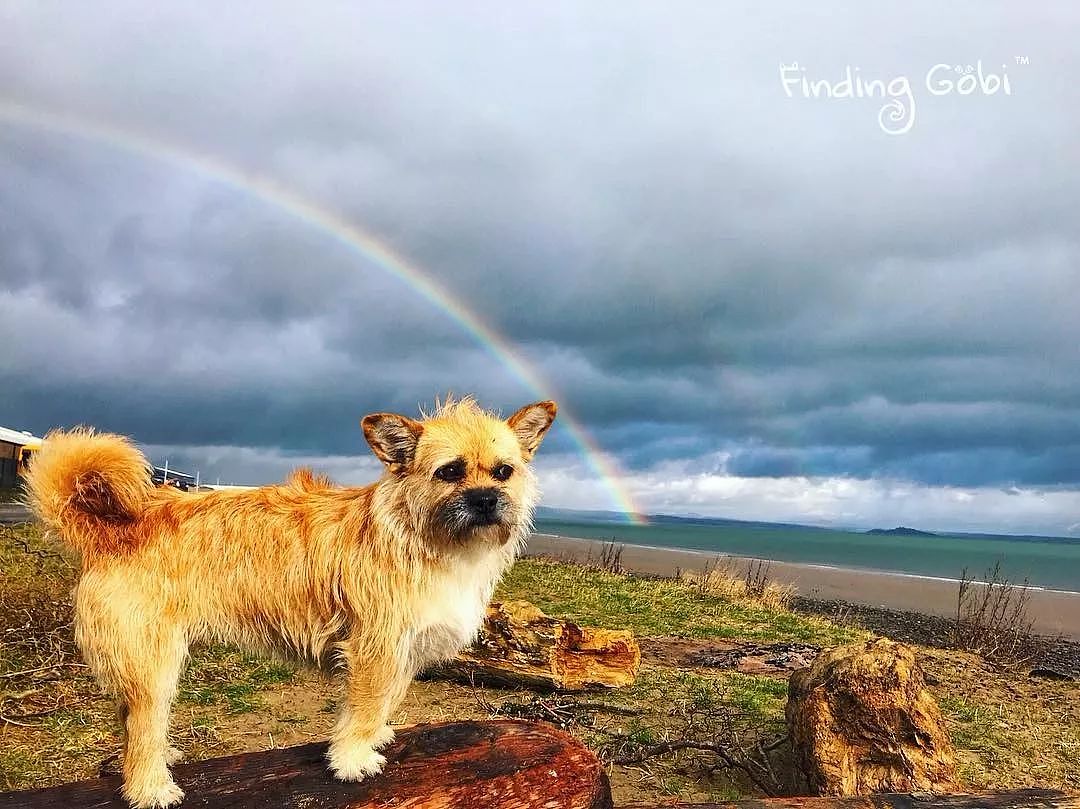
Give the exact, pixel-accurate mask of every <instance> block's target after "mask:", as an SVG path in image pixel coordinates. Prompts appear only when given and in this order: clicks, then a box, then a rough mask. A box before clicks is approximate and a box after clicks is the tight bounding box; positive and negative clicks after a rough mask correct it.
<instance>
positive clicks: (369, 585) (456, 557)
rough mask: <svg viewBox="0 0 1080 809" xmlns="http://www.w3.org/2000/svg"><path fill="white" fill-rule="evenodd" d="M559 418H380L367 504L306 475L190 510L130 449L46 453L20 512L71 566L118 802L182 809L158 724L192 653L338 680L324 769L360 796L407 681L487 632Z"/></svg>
mask: <svg viewBox="0 0 1080 809" xmlns="http://www.w3.org/2000/svg"><path fill="white" fill-rule="evenodd" d="M554 418H555V403H554V402H539V403H536V404H531V405H528V406H526V407H523V408H522V409H521V410H519V411H517V412H516V413H514V415H513V416H511V417H510V418H509V419H507V420H505V421H503V420H501V419H500V418H498V417H496V416H495V415H493V414H491V413H487V412H485V411H483V410H481V409H480V408H479V407H478V406H477V405H476V404H475V402H474V401H473V400H472V399H464V400H462V401H457V402H450V403H448V404H446V405H443V406H441V407H440V408H439V409H438V411H437V412H436V413H434V414H433V415H432V416H430V417H428V418H425V419H424V420H422V421H413V420H412V419H409V418H406V417H405V416H399V415H395V414H390V413H376V414H374V415H370V416H367V417H366V418H364V420H363V422H362V424H363V428H364V435H365V436H366V437H367V440H368V443H369V444H370V445H371V448H372V449H373V450H374V452H375V454H376V455H377V456H378V457H379V459H380V460H382V461H383V463H384V464H385V465H386V469H385V472H384V474H383V476H382V477H381V478H380V479H379V480H378V481H377V482H376V483H374V484H372V485H370V486H365V487H363V488H336V487H332V486H331V485H330V483H329V481H327V480H325V479H321V478H316V477H314V476H312V474H311V472H310V471H307V470H301V471H300V472H297V473H295V474H294V475H293V476H292V478H291V479H290V480H289V481H288V482H287V483H285V484H284V485H281V486H268V487H265V488H261V489H254V490H248V491H220V492H211V493H206V494H185V493H183V492H179V491H176V490H174V489H170V488H163V489H155V488H153V487H152V486H151V483H150V477H149V474H148V471H147V462H146V459H145V458H144V457H143V456H142V454H141V453H139V451H138V450H136V449H135V448H134V447H133V446H132V444H131V443H130V442H129V441H128V440H127V439H125V438H122V437H120V436H117V435H110V434H99V433H95V432H94V431H92V430H89V429H76V430H72V431H70V432H54V433H51V434H50V435H49V436H48V437H47V440H46V441H45V445H44V447H43V448H42V449H41V451H40V452H39V454H38V457H37V458H36V459H35V461H34V463H33V466H32V467H31V469H30V472H29V476H28V488H29V491H30V496H31V503H32V505H33V506H34V508H35V510H36V511H37V513H38V514H39V515H40V517H41V518H42V520H44V521H45V522H46V523H47V524H48V525H49V526H50V527H51V528H52V529H54V530H55V531H56V532H58V533H59V535H60V536H61V537H62V538H63V539H64V540H65V541H66V542H67V543H68V544H70V545H71V546H72V547H74V548H75V549H77V550H78V551H79V552H80V553H81V555H82V575H81V577H80V579H79V583H78V586H77V588H76V592H75V610H76V628H75V637H76V642H77V643H78V645H79V648H80V649H81V650H82V653H83V656H84V657H85V659H86V662H87V663H88V664H89V665H90V666H91V668H92V669H93V671H94V673H95V675H96V676H97V678H98V679H99V681H100V682H101V684H102V685H103V686H104V687H106V688H107V689H108V690H110V691H111V692H113V693H115V694H116V696H117V697H118V698H119V701H120V716H121V719H122V721H123V723H124V730H125V734H124V761H123V766H124V796H125V797H126V798H127V800H128V801H129V802H130V803H131V804H132V805H133V806H135V807H140V809H142V808H143V807H163V806H169V805H171V804H174V803H177V802H178V801H180V800H181V799H182V798H183V792H182V791H181V790H180V788H179V787H178V786H177V785H176V784H175V783H174V782H173V780H172V777H171V776H170V774H169V770H168V764H170V763H173V762H174V761H176V760H177V759H178V758H179V754H178V752H177V751H176V750H174V749H173V748H170V747H169V744H168V725H169V709H170V705H171V703H172V700H173V697H174V695H175V693H176V684H177V679H178V678H179V676H180V672H181V669H182V668H183V665H184V662H185V660H186V658H187V654H188V647H189V646H191V644H193V643H197V642H199V641H206V640H217V641H224V642H227V643H235V644H238V645H240V646H242V647H244V648H248V649H256V650H265V651H270V652H273V653H277V654H286V655H288V656H290V657H295V658H300V659H304V660H308V661H313V662H315V663H318V664H323V665H326V664H331V665H332V664H335V663H336V664H339V665H342V666H343V667H344V668H345V670H346V690H345V698H344V701H343V705H342V707H341V712H340V715H339V717H338V720H337V724H336V726H335V727H334V731H333V736H332V737H331V742H330V750H329V754H328V758H329V763H330V768H331V769H332V770H333V772H334V773H335V774H336V775H337V776H338V777H339V778H341V779H343V780H348V781H354V780H360V779H362V778H364V777H365V776H367V775H371V774H374V773H377V772H379V770H380V769H381V767H382V765H383V764H384V763H385V759H384V758H383V757H382V756H381V755H379V753H378V752H376V751H377V749H378V748H380V747H382V746H383V745H385V744H386V743H387V742H389V741H390V740H391V739H392V738H393V731H392V730H391V729H390V727H389V725H388V724H387V722H388V720H389V717H390V715H391V712H392V711H393V710H394V708H395V707H396V706H397V704H398V703H399V702H400V700H401V698H402V697H403V696H404V694H405V690H406V689H407V688H408V685H409V682H410V681H411V680H412V678H413V676H414V675H415V674H416V672H417V671H418V670H419V669H420V668H421V667H423V666H425V665H427V664H428V663H431V662H434V661H437V660H440V659H445V658H448V657H451V656H453V655H454V654H456V653H457V652H458V651H459V650H460V649H461V648H462V647H463V646H465V645H466V644H468V643H469V641H470V640H471V639H472V638H473V636H474V634H475V633H476V631H477V629H478V628H479V626H480V623H481V620H482V618H483V615H484V610H485V606H486V605H487V602H488V599H489V598H490V596H491V593H492V590H493V589H494V587H495V584H496V582H497V581H498V579H499V577H500V575H501V574H502V573H503V571H504V570H505V569H506V567H507V566H508V565H509V564H510V563H511V562H512V561H513V559H514V557H515V555H516V553H517V552H518V551H519V550H520V548H521V547H522V545H523V544H524V541H525V538H526V535H527V532H528V530H529V527H530V525H531V519H532V511H533V506H534V504H535V502H536V497H537V490H536V482H535V478H534V475H533V473H532V471H531V470H530V468H529V466H528V463H529V461H530V460H531V459H532V456H533V453H534V452H535V451H536V448H537V447H538V446H539V444H540V441H541V439H542V438H543V436H544V433H545V432H546V431H547V429H548V427H549V426H550V425H551V422H552V419H554Z"/></svg>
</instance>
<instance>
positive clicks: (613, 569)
mask: <svg viewBox="0 0 1080 809" xmlns="http://www.w3.org/2000/svg"><path fill="white" fill-rule="evenodd" d="M624 547H625V545H622V544H616V542H615V537H612V538H611V542H605V543H604V544H603V545H601V546H600V552H599V553H598V554H594V553H593V549H592V548H590V549H589V552H588V554H587V555H586V556H585V562H584V565H585V567H591V568H593V569H594V570H603V571H604V572H605V573H614V574H616V575H622V574H623V573H625V572H626V568H624V567H623V563H622V555H623V548H624Z"/></svg>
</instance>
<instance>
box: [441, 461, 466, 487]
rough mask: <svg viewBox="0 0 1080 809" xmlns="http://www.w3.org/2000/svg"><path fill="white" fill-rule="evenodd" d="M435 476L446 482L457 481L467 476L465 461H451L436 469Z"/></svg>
mask: <svg viewBox="0 0 1080 809" xmlns="http://www.w3.org/2000/svg"><path fill="white" fill-rule="evenodd" d="M435 477H437V478H438V479H439V480H441V481H443V482H444V483H457V482H458V481H459V480H461V479H462V478H463V477H465V462H464V461H451V462H450V463H444V464H443V465H442V466H440V467H439V468H438V469H436V470H435Z"/></svg>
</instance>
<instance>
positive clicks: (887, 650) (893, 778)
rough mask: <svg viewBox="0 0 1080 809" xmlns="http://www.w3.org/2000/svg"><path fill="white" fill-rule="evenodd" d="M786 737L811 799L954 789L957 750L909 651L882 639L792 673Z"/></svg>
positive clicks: (834, 652) (824, 657) (831, 652)
mask: <svg viewBox="0 0 1080 809" xmlns="http://www.w3.org/2000/svg"><path fill="white" fill-rule="evenodd" d="M786 710H787V723H788V731H789V733H790V735H791V744H792V747H793V749H794V750H795V755H796V757H797V758H798V760H799V762H800V764H801V766H802V768H803V771H804V772H805V774H806V777H807V779H808V780H809V783H810V788H811V790H812V791H813V792H814V793H815V794H817V795H868V794H871V793H875V792H900V791H901V790H905V791H906V790H920V791H927V792H937V793H942V792H948V791H950V790H951V788H952V787H954V786H955V784H956V752H955V750H954V749H953V745H952V742H951V741H950V739H949V732H948V729H947V727H946V725H945V718H944V717H943V716H942V714H941V709H940V708H939V707H938V704H937V702H936V701H935V700H934V697H933V695H932V694H931V693H930V691H929V689H927V687H926V681H925V680H924V678H923V673H922V669H921V668H920V667H919V663H918V661H917V660H916V658H915V652H914V650H913V649H912V648H911V647H909V646H905V645H904V644H902V643H894V642H893V641H890V640H887V639H885V638H880V639H878V640H874V641H869V642H867V643H855V644H851V645H850V646H840V647H837V648H835V649H830V650H828V651H826V652H823V653H822V654H821V655H820V656H819V657H818V658H817V660H815V661H814V664H813V665H812V666H811V667H810V668H808V669H803V670H802V671H797V672H795V673H794V674H792V675H791V680H790V681H789V688H788V703H787V709H786Z"/></svg>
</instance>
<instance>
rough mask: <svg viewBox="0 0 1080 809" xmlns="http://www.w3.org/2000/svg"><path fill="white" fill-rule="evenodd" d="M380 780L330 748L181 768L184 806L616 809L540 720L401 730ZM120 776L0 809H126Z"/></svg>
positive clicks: (567, 742)
mask: <svg viewBox="0 0 1080 809" xmlns="http://www.w3.org/2000/svg"><path fill="white" fill-rule="evenodd" d="M383 754H384V755H385V756H386V759H387V764H386V767H385V769H384V770H383V772H382V773H381V774H380V775H377V776H375V777H374V778H370V779H368V780H365V781H363V782H361V783H348V784H347V783H342V782H341V781H337V780H335V779H334V778H333V777H332V776H331V775H330V773H329V771H328V770H327V767H326V744H325V743H319V744H308V745H303V746H301V747H290V748H287V749H284V750H265V751H263V752H259V753H241V754H240V755H236V756H229V757H227V758H215V759H210V760H208V761H200V762H196V763H193V764H182V765H179V766H177V767H174V768H173V775H174V777H175V778H176V782H177V783H178V784H179V785H180V786H181V788H182V789H183V790H184V791H185V792H186V793H187V797H186V798H185V799H184V802H183V804H182V807H183V809H197V808H199V807H201V808H202V809H224V808H225V807H256V806H258V807H274V809H284V808H285V807H295V809H376V807H378V809H387V807H406V806H407V807H409V809H541V808H543V809H553V808H555V807H557V809H611V792H610V790H609V788H608V781H607V776H606V775H605V774H604V770H603V767H602V766H601V765H600V762H599V761H598V760H597V758H596V756H595V755H593V753H592V752H591V751H589V750H588V749H587V748H586V747H585V746H584V745H582V744H581V743H580V742H578V741H577V740H576V739H574V738H573V737H572V736H570V735H569V734H568V733H564V732H563V731H561V730H558V729H557V728H554V727H552V726H550V725H546V724H541V723H530V722H516V721H498V722H454V723H448V724H439V725H416V726H414V727H410V728H402V729H401V730H399V731H398V735H397V739H396V740H395V741H394V743H393V744H391V745H390V746H388V747H387V748H386V749H385V750H384V751H383ZM119 789H120V778H119V777H112V778H98V779H95V780H91V781H80V782H79V783H75V784H67V785H65V786H59V787H49V788H46V789H36V790H29V791H25V792H9V793H6V794H0V809H30V807H33V809H74V807H79V809H106V807H108V809H126V806H127V805H126V804H125V802H124V800H123V799H122V798H121V797H120V794H119Z"/></svg>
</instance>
